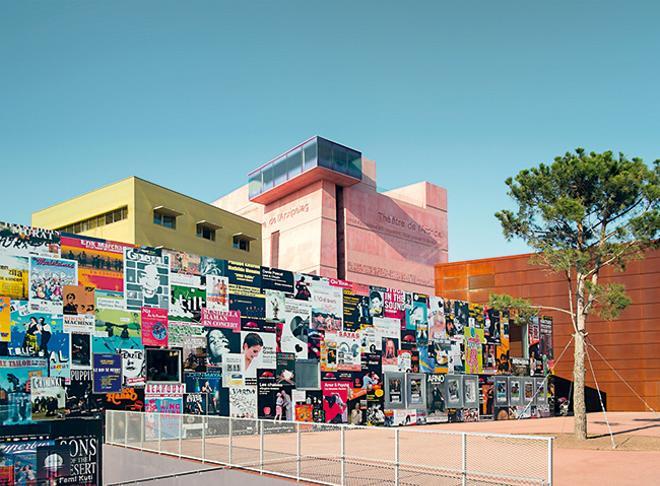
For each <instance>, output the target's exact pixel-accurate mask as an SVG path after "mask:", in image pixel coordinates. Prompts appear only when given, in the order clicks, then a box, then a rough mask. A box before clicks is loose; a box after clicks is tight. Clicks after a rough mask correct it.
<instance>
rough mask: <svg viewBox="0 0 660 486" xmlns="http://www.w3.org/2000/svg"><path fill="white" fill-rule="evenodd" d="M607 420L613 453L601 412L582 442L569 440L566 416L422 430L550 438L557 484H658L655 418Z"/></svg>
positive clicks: (629, 415)
mask: <svg viewBox="0 0 660 486" xmlns="http://www.w3.org/2000/svg"><path fill="white" fill-rule="evenodd" d="M607 417H608V419H609V422H610V425H611V428H612V432H613V434H614V440H615V443H616V444H617V448H616V449H612V443H611V441H610V437H609V433H608V430H607V425H606V422H605V420H604V417H603V414H602V413H593V414H589V416H588V419H589V422H588V431H589V436H590V439H589V440H588V441H587V442H586V443H582V442H577V441H575V440H574V439H573V437H572V431H573V418H572V417H553V418H547V419H539V420H517V421H504V422H478V423H465V424H447V425H436V426H426V427H432V428H441V429H451V430H460V431H470V432H497V433H503V434H533V435H537V434H538V435H547V436H553V437H556V438H557V440H556V442H555V449H554V460H555V467H554V475H555V484H557V485H584V486H592V485H593V486H606V485H628V484H630V485H632V484H635V485H653V484H658V485H660V415H659V414H653V413H650V412H648V413H644V412H610V413H608V414H607Z"/></svg>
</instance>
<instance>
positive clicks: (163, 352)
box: [145, 348, 181, 383]
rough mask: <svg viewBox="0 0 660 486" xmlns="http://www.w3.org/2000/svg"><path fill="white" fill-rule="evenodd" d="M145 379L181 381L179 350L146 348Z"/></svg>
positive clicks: (169, 381)
mask: <svg viewBox="0 0 660 486" xmlns="http://www.w3.org/2000/svg"><path fill="white" fill-rule="evenodd" d="M145 351H146V356H147V381H149V382H152V381H153V382H168V383H181V350H180V349H154V348H146V350H145Z"/></svg>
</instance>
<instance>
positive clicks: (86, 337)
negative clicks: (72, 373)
mask: <svg viewBox="0 0 660 486" xmlns="http://www.w3.org/2000/svg"><path fill="white" fill-rule="evenodd" d="M69 342H70V344H71V354H70V356H71V369H72V370H91V369H92V336H91V334H89V333H78V332H72V333H71V337H70V340H69Z"/></svg>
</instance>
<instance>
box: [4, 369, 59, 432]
mask: <svg viewBox="0 0 660 486" xmlns="http://www.w3.org/2000/svg"><path fill="white" fill-rule="evenodd" d="M33 376H48V365H47V361H46V359H43V358H12V357H9V358H8V357H0V390H1V391H2V392H4V393H0V424H2V425H19V424H31V423H33V421H32V403H31V400H30V399H31V397H30V378H32V377H33Z"/></svg>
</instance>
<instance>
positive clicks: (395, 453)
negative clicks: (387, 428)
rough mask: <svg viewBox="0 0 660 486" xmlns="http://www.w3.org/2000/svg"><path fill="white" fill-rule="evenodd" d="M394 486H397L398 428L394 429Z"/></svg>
mask: <svg viewBox="0 0 660 486" xmlns="http://www.w3.org/2000/svg"><path fill="white" fill-rule="evenodd" d="M394 486H399V429H398V428H396V429H394Z"/></svg>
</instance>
